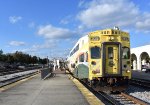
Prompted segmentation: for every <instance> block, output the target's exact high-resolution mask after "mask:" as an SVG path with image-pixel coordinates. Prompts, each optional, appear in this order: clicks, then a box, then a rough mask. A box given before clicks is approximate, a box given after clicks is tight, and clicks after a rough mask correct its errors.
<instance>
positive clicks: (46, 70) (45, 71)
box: [41, 67, 53, 79]
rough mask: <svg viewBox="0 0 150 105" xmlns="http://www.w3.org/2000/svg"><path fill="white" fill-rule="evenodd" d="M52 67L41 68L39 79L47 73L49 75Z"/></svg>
mask: <svg viewBox="0 0 150 105" xmlns="http://www.w3.org/2000/svg"><path fill="white" fill-rule="evenodd" d="M52 71H53V68H52V67H51V68H44V69H42V70H41V79H45V78H46V76H47V75H49V74H50V73H52Z"/></svg>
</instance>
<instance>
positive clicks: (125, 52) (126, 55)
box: [122, 47, 130, 59]
mask: <svg viewBox="0 0 150 105" xmlns="http://www.w3.org/2000/svg"><path fill="white" fill-rule="evenodd" d="M122 58H123V59H130V49H129V48H128V47H123V54H122Z"/></svg>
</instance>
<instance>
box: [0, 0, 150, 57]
mask: <svg viewBox="0 0 150 105" xmlns="http://www.w3.org/2000/svg"><path fill="white" fill-rule="evenodd" d="M0 13H1V14H0V37H1V41H0V49H2V50H3V51H4V53H11V52H15V51H17V50H18V51H23V52H25V53H29V54H32V55H37V56H41V57H46V56H49V57H66V56H67V54H68V53H69V50H70V49H71V48H72V47H73V45H74V44H75V42H76V41H77V40H78V39H79V38H80V37H81V36H83V35H85V34H86V33H88V32H90V31H94V30H97V29H105V28H113V26H119V27H120V29H121V30H125V31H128V32H129V33H130V35H131V47H132V48H134V47H138V46H142V45H146V44H150V1H149V0H142V1H141V0H1V1H0Z"/></svg>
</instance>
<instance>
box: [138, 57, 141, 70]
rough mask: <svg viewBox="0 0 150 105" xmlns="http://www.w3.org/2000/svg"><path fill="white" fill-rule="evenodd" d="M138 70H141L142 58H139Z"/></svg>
mask: <svg viewBox="0 0 150 105" xmlns="http://www.w3.org/2000/svg"><path fill="white" fill-rule="evenodd" d="M137 70H141V57H140V56H138V57H137Z"/></svg>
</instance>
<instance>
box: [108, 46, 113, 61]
mask: <svg viewBox="0 0 150 105" xmlns="http://www.w3.org/2000/svg"><path fill="white" fill-rule="evenodd" d="M108 59H113V47H108Z"/></svg>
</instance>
